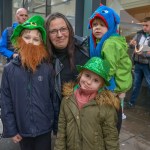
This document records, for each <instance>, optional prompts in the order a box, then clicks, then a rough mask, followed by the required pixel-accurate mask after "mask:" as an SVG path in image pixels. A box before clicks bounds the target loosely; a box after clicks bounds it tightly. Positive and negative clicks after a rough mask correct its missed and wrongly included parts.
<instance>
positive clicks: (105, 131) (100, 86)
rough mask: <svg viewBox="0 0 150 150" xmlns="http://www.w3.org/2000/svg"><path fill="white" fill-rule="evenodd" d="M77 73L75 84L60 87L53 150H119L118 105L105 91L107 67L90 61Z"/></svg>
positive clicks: (78, 68) (94, 58)
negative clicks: (60, 101)
mask: <svg viewBox="0 0 150 150" xmlns="http://www.w3.org/2000/svg"><path fill="white" fill-rule="evenodd" d="M77 70H78V71H79V72H80V74H79V76H78V83H77V84H75V83H72V82H70V83H66V85H64V87H63V95H64V98H63V100H62V103H61V108H60V114H59V123H58V134H57V138H56V143H55V148H54V150H119V137H118V131H117V128H116V124H117V112H116V111H117V110H118V109H119V106H120V103H119V100H118V99H117V98H116V97H115V96H114V94H113V93H112V92H111V91H108V90H106V89H105V86H106V85H109V82H108V74H109V64H108V63H107V62H106V61H103V60H102V59H101V58H99V57H93V58H91V59H90V60H89V61H88V62H87V63H86V64H85V65H84V66H77Z"/></svg>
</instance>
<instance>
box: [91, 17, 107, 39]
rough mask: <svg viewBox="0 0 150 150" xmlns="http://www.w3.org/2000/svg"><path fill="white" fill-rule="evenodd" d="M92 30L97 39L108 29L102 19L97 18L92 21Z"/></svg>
mask: <svg viewBox="0 0 150 150" xmlns="http://www.w3.org/2000/svg"><path fill="white" fill-rule="evenodd" d="M92 31H93V35H94V36H95V38H96V39H101V38H102V36H103V35H104V34H105V33H106V32H107V31H108V29H107V27H106V25H105V23H104V22H103V21H102V20H101V19H99V18H95V19H94V20H93V22H92Z"/></svg>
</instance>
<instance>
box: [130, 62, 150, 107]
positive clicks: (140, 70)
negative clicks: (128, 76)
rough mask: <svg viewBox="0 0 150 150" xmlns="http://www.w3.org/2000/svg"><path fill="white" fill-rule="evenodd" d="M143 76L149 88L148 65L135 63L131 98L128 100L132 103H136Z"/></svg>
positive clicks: (149, 69)
mask: <svg viewBox="0 0 150 150" xmlns="http://www.w3.org/2000/svg"><path fill="white" fill-rule="evenodd" d="M144 77H145V80H146V82H147V85H148V88H149V90H150V67H149V65H148V64H140V63H135V70H134V83H133V91H132V94H131V98H130V101H129V102H130V103H131V104H133V105H134V104H135V103H136V100H137V97H138V94H139V92H140V88H141V84H142V81H143V78H144Z"/></svg>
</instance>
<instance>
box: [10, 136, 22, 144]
mask: <svg viewBox="0 0 150 150" xmlns="http://www.w3.org/2000/svg"><path fill="white" fill-rule="evenodd" d="M12 140H13V142H14V143H18V142H20V141H21V140H22V137H21V136H20V135H19V134H17V135H15V136H14V137H12Z"/></svg>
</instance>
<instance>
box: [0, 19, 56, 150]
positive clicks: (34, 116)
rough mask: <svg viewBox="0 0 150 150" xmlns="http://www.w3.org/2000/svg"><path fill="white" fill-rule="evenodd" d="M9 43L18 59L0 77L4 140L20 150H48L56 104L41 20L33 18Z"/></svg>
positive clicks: (51, 69) (22, 26)
mask: <svg viewBox="0 0 150 150" xmlns="http://www.w3.org/2000/svg"><path fill="white" fill-rule="evenodd" d="M11 41H12V43H13V45H14V47H15V48H16V51H17V53H18V54H19V55H18V57H16V58H14V59H13V60H12V61H11V62H10V63H8V64H7V65H5V67H4V71H3V76H2V83H1V87H2V123H3V137H5V138H10V137H11V138H12V140H13V142H14V143H18V142H19V144H20V147H21V150H41V149H43V150H51V132H52V131H53V132H54V133H56V132H57V117H58V104H57V102H56V101H55V100H54V96H53V93H54V92H53V90H54V83H53V82H54V71H53V68H52V65H51V63H50V62H51V59H50V58H51V57H50V56H49V55H48V52H47V50H46V49H45V43H46V42H45V41H46V31H45V29H44V19H43V18H42V17H41V16H33V17H31V18H30V19H29V20H27V21H26V22H25V23H23V24H21V25H18V26H17V27H16V29H15V30H14V33H13V35H12V37H11Z"/></svg>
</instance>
